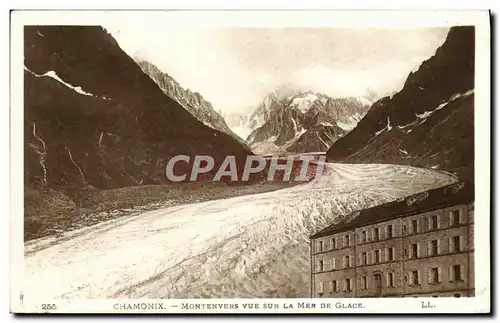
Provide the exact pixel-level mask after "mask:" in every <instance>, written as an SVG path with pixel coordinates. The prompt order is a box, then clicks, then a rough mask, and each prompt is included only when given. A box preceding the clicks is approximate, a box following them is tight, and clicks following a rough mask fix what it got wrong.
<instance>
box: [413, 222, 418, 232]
mask: <svg viewBox="0 0 500 323" xmlns="http://www.w3.org/2000/svg"><path fill="white" fill-rule="evenodd" d="M417 232H418V221H417V220H412V221H411V233H417Z"/></svg>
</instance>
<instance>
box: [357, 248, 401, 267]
mask: <svg viewBox="0 0 500 323" xmlns="http://www.w3.org/2000/svg"><path fill="white" fill-rule="evenodd" d="M395 250H396V249H395V248H386V249H385V252H384V253H382V250H379V249H376V250H373V252H371V253H370V252H366V251H365V252H362V253H361V254H360V256H359V263H360V265H370V264H378V263H380V262H384V261H394V259H395V253H396V251H395ZM370 254H372V256H370Z"/></svg>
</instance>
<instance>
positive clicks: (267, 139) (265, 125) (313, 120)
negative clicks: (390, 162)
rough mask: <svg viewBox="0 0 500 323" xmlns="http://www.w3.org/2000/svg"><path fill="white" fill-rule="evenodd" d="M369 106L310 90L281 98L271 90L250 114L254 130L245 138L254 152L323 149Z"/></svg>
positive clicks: (353, 123)
mask: <svg viewBox="0 0 500 323" xmlns="http://www.w3.org/2000/svg"><path fill="white" fill-rule="evenodd" d="M368 107H369V106H368V105H365V104H363V103H362V100H360V99H357V98H331V97H329V96H327V95H324V94H321V93H313V92H311V91H309V92H304V93H298V94H296V95H293V96H290V97H285V98H281V97H280V95H279V93H277V92H274V93H271V94H269V95H268V96H266V98H265V99H264V101H263V102H262V104H261V105H260V107H259V108H258V109H257V110H256V111H255V112H254V113H253V114H252V115H251V116H250V117H249V120H248V124H249V127H252V128H255V130H253V131H252V133H251V134H250V135H249V136H248V138H247V142H248V143H249V144H250V145H251V147H252V149H254V151H255V152H260V151H266V152H272V151H288V152H318V151H326V150H327V149H328V148H329V147H330V146H331V145H332V144H333V143H334V142H335V141H336V140H337V139H338V138H340V137H342V136H344V135H345V134H346V133H347V132H348V131H349V130H350V129H352V128H353V127H354V126H355V125H356V123H357V121H358V120H359V119H361V118H362V116H363V115H364V114H365V112H366V111H367V110H368Z"/></svg>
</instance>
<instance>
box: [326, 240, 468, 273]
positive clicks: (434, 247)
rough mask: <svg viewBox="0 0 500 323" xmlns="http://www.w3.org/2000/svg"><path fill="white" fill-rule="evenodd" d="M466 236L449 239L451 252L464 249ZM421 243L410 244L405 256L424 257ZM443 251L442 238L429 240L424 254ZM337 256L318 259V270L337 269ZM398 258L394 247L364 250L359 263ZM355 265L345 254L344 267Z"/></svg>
mask: <svg viewBox="0 0 500 323" xmlns="http://www.w3.org/2000/svg"><path fill="white" fill-rule="evenodd" d="M463 241H464V237H462V236H454V237H452V238H450V240H449V243H448V245H449V252H450V253H456V252H460V251H462V250H463V249H464V242H463ZM420 245H421V243H419V242H416V243H412V244H410V245H409V248H408V249H404V251H403V253H404V258H410V259H416V258H420V257H422V255H421V253H420ZM440 254H442V252H441V240H431V241H429V242H427V255H424V256H437V255H440ZM335 259H336V258H335V257H332V258H325V259H321V260H319V261H318V268H317V272H322V271H328V270H335V269H337V268H336V260H335ZM395 259H396V249H395V248H394V247H391V248H385V249H376V250H373V251H371V252H368V251H364V252H362V253H361V254H359V263H358V265H361V266H362V265H372V264H378V263H381V262H388V261H394V260H395ZM353 266H354V263H353V257H352V256H350V255H346V256H343V258H342V269H346V268H352V267H353Z"/></svg>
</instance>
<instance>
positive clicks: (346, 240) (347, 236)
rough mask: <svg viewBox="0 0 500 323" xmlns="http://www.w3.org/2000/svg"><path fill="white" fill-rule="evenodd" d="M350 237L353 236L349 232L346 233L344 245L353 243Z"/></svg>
mask: <svg viewBox="0 0 500 323" xmlns="http://www.w3.org/2000/svg"><path fill="white" fill-rule="evenodd" d="M350 238H351V237H350V236H349V235H348V234H346V235H345V236H344V246H345V247H348V246H349V245H350V244H351V239H350Z"/></svg>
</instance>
